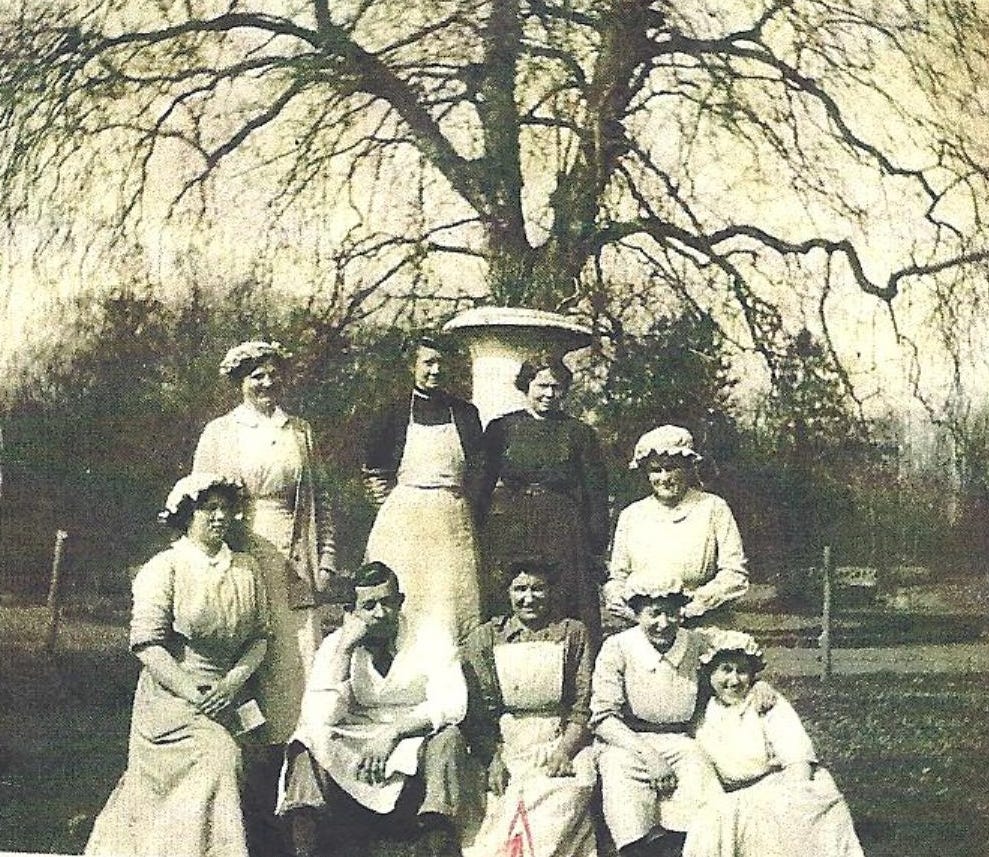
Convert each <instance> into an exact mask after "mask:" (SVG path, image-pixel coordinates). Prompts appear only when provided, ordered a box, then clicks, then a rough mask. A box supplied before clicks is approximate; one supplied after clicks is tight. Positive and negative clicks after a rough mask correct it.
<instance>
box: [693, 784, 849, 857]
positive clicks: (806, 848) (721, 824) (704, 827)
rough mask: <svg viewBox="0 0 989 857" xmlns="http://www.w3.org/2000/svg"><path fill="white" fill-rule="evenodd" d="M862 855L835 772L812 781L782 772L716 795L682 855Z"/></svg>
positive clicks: (785, 856) (694, 827)
mask: <svg viewBox="0 0 989 857" xmlns="http://www.w3.org/2000/svg"><path fill="white" fill-rule="evenodd" d="M794 853H799V854H800V855H801V857H863V855H862V846H861V845H860V844H859V841H858V837H857V836H856V835H855V828H854V826H853V825H852V816H851V814H850V813H849V811H848V806H847V804H846V803H845V801H844V798H842V796H841V793H840V792H839V791H838V788H837V786H836V785H835V782H834V780H833V779H832V777H831V775H830V774H829V773H828V772H827V771H826V770H824V769H822V768H818V769H817V770H816V771H815V772H814V777H813V778H812V779H811V780H810V781H808V782H794V781H793V780H789V779H787V778H786V777H785V776H784V775H783V774H782V772H778V773H774V774H770V775H769V776H767V777H764V778H763V779H761V780H759V781H758V782H757V783H755V784H754V785H751V786H747V787H745V788H742V789H738V790H737V791H733V792H729V793H728V794H725V795H724V796H722V797H721V798H720V799H718V800H716V801H712V802H711V803H710V804H708V805H707V806H706V807H705V808H704V809H703V810H702V812H701V813H700V814H699V815H698V816H697V817H696V819H695V820H694V823H693V824H692V825H691V827H690V831H689V832H688V834H687V841H686V843H685V845H684V850H683V855H684V857H790V855H792V854H794Z"/></svg>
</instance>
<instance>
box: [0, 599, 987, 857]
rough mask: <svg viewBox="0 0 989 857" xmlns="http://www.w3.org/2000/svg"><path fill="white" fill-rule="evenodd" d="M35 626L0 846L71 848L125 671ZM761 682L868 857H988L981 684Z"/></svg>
mask: <svg viewBox="0 0 989 857" xmlns="http://www.w3.org/2000/svg"><path fill="white" fill-rule="evenodd" d="M44 618H45V614H44V611H43V610H42V609H41V608H25V607H16V608H15V607H0V626H2V627H3V629H4V631H3V637H4V642H5V644H6V646H5V648H6V652H5V657H4V658H3V659H2V660H0V850H15V851H41V852H45V851H61V852H68V853H72V852H79V851H80V850H81V849H82V846H83V844H84V842H85V838H86V836H87V834H88V831H89V825H90V823H91V819H92V816H93V815H94V814H95V813H96V812H97V811H98V810H99V809H100V807H101V806H102V804H103V802H104V801H105V799H106V797H107V795H108V793H109V791H110V789H111V787H112V786H113V784H114V782H115V781H116V779H117V777H118V776H119V775H120V772H121V771H122V770H123V766H124V764H125V761H126V740H127V729H128V724H129V719H130V702H131V694H132V692H133V686H134V681H135V679H136V676H137V668H136V661H135V660H134V659H133V658H131V657H130V656H129V655H128V654H127V653H126V652H125V645H126V633H125V630H124V628H123V627H122V626H121V625H119V624H118V625H108V624H105V623H102V622H96V621H92V622H87V621H83V620H80V619H74V620H71V621H68V622H66V624H65V627H64V629H63V632H62V635H61V637H60V651H59V654H58V657H57V658H56V660H55V662H54V663H48V662H47V661H46V659H45V658H44V656H43V655H42V654H41V653H40V648H39V641H40V638H41V637H40V634H41V628H42V627H43V623H44ZM767 678H769V679H770V680H771V681H772V682H773V683H774V684H775V685H776V686H778V687H779V688H780V689H781V690H782V691H783V692H784V693H785V694H786V695H787V697H788V698H790V699H791V700H792V701H793V703H794V705H795V706H796V707H797V709H798V711H800V713H801V715H802V716H803V718H804V720H805V723H806V725H807V727H808V730H809V731H810V732H811V734H812V737H813V738H814V740H815V743H816V745H817V748H818V752H819V754H820V756H821V758H822V760H824V761H825V763H826V764H827V765H828V767H829V768H830V769H831V771H832V773H833V774H834V776H835V779H836V780H837V781H838V783H839V785H840V786H841V788H842V790H843V791H844V793H845V795H846V797H847V799H848V802H849V804H850V806H851V809H852V813H853V815H854V817H855V819H856V824H857V827H858V828H859V831H860V834H861V837H862V840H863V845H864V846H865V849H866V853H867V854H868V855H869V857H930V855H943V856H944V857H986V855H987V854H989V846H987V837H989V828H987V823H986V820H987V819H989V693H987V690H989V687H987V678H986V676H984V675H982V674H962V675H958V674H955V675H947V674H932V675H912V674H906V675H892V674H888V673H876V674H872V675H857V676H836V677H835V678H834V680H833V682H832V684H831V685H830V686H828V687H822V686H821V684H820V683H819V682H818V681H817V680H816V679H810V678H796V677H788V676H767ZM794 853H795V854H796V855H799V851H795V852H794Z"/></svg>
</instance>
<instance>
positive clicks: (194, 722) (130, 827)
mask: <svg viewBox="0 0 989 857" xmlns="http://www.w3.org/2000/svg"><path fill="white" fill-rule="evenodd" d="M267 634H268V615H267V603H266V599H265V593H264V586H263V584H262V582H261V579H260V575H259V573H258V570H257V567H256V564H255V563H254V561H253V560H252V558H251V557H250V556H248V555H247V554H238V553H232V552H231V551H230V550H228V549H226V548H224V550H222V551H221V552H220V553H219V554H217V555H216V556H215V557H212V558H211V557H208V556H207V555H206V554H205V553H203V552H202V551H201V550H199V549H198V548H197V547H195V545H193V544H192V543H191V542H189V541H188V540H187V539H180V540H179V541H178V542H176V543H175V544H174V545H173V546H172V547H171V548H170V549H168V550H165V551H162V552H161V553H160V554H158V555H157V556H155V557H154V558H153V559H151V560H150V561H149V562H148V563H147V564H146V565H145V566H144V567H143V568H142V569H141V571H140V572H139V573H138V575H137V577H136V578H135V579H134V612H133V617H132V619H131V632H130V643H131V648H135V647H137V646H141V645H148V644H158V645H163V646H165V647H166V648H167V649H168V650H169V651H170V652H171V654H172V655H173V657H175V659H176V661H178V663H179V665H180V667H181V668H182V669H183V670H185V671H186V672H188V673H190V674H191V675H193V676H195V677H196V678H197V680H201V681H202V683H203V684H210V683H212V682H214V681H216V680H217V678H218V677H220V676H222V675H224V674H226V672H227V671H228V670H229V669H230V667H231V666H233V664H234V663H235V662H236V661H237V659H238V658H239V657H240V656H241V654H242V653H243V652H244V651H245V650H246V649H247V648H248V647H249V646H250V645H251V644H252V643H253V642H255V641H256V640H258V639H260V638H262V637H265V636H267ZM240 778H241V753H240V749H239V747H238V745H237V743H236V741H235V740H234V738H233V737H232V735H231V734H230V732H229V731H227V729H226V728H224V726H222V725H221V724H220V723H218V722H217V721H215V720H212V719H210V718H209V717H207V716H206V715H204V714H200V713H198V712H197V711H196V709H195V707H194V706H193V705H192V703H189V702H186V700H184V699H181V698H180V697H178V696H176V695H175V694H173V693H172V692H171V691H169V690H167V689H165V688H164V687H163V686H162V685H160V684H159V683H158V682H157V681H156V680H155V678H154V676H152V674H151V673H150V672H149V671H148V670H147V669H144V670H142V671H141V675H140V678H139V679H138V683H137V690H136V692H135V694H134V710H133V715H132V718H131V732H130V744H129V749H128V756H127V770H126V771H125V772H124V774H123V776H122V777H121V778H120V781H119V782H118V783H117V786H116V788H115V789H114V790H113V792H112V794H111V795H110V798H109V800H107V803H106V806H105V807H104V808H103V811H102V812H101V813H100V814H99V816H98V817H97V819H96V823H95V825H94V827H93V832H92V834H91V836H90V838H89V842H88V843H87V845H86V851H85V853H86V854H99V855H108V857H122V855H128V857H170V855H179V854H181V855H182V857H247V844H246V839H245V833H244V821H243V817H242V814H241V807H240V792H239V788H240Z"/></svg>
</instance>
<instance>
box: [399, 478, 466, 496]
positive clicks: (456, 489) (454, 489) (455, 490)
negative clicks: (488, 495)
mask: <svg viewBox="0 0 989 857" xmlns="http://www.w3.org/2000/svg"><path fill="white" fill-rule="evenodd" d="M396 487H400V488H415V489H417V490H419V491H446V492H447V493H448V494H452V495H453V496H454V497H463V496H464V489H463V487H462V486H460V485H416V484H415V483H414V482H401V481H399V483H398V485H397V486H396Z"/></svg>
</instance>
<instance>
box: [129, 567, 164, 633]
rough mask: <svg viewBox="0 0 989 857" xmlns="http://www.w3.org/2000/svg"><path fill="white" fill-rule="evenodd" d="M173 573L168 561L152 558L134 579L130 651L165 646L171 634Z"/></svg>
mask: <svg viewBox="0 0 989 857" xmlns="http://www.w3.org/2000/svg"><path fill="white" fill-rule="evenodd" d="M173 577H174V570H173V568H172V564H171V562H170V561H169V559H168V558H167V557H166V556H164V555H162V554H159V555H158V556H156V557H153V558H152V559H151V560H150V561H149V562H148V563H147V564H146V565H145V566H144V567H143V568H142V569H141V570H140V571H139V572H138V573H137V576H136V577H135V578H134V582H133V584H132V591H133V595H134V607H133V611H132V613H131V624H130V648H131V651H136V650H137V649H138V648H141V647H142V646H148V645H156V644H159V645H163V644H165V643H166V642H167V641H168V640H169V638H170V637H171V635H172V623H173V621H174V613H173V588H172V587H173Z"/></svg>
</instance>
